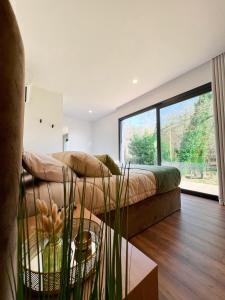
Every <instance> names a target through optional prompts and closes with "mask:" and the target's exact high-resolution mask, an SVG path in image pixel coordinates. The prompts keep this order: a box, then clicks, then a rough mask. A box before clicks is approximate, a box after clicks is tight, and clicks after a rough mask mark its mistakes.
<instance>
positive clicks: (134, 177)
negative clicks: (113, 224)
mask: <svg viewBox="0 0 225 300" xmlns="http://www.w3.org/2000/svg"><path fill="white" fill-rule="evenodd" d="M127 176H128V175H125V176H121V177H120V178H121V179H120V180H119V182H118V178H117V176H112V177H110V178H104V180H102V178H90V177H89V178H86V183H85V185H86V189H85V190H86V197H85V206H86V208H88V209H89V210H92V211H93V213H94V214H100V213H103V212H104V211H105V208H106V209H107V211H108V210H112V209H115V208H116V202H117V200H116V199H117V196H116V194H117V191H118V190H119V188H118V186H119V185H120V186H122V187H121V189H120V190H121V198H120V199H121V201H120V203H118V205H119V206H120V207H123V206H126V205H131V204H134V203H137V202H139V201H141V200H143V199H146V198H148V197H150V196H152V195H154V194H155V193H156V181H155V176H154V175H153V173H152V172H149V171H145V170H132V171H130V173H129V184H128V180H127ZM83 184H84V183H83V181H79V182H78V191H79V195H78V197H79V198H80V195H81V194H82V188H83ZM127 185H128V189H127ZM104 194H105V195H106V194H107V195H108V197H107V199H104Z"/></svg>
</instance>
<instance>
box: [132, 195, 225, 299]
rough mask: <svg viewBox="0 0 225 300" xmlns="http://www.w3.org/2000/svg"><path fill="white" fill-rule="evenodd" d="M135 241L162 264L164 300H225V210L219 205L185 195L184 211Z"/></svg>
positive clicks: (161, 285)
mask: <svg viewBox="0 0 225 300" xmlns="http://www.w3.org/2000/svg"><path fill="white" fill-rule="evenodd" d="M131 242H132V243H133V244H134V245H135V246H136V247H137V248H139V249H140V250H141V251H142V252H144V253H145V254H146V255H148V256H149V257H150V258H152V259H153V260H154V261H155V262H157V263H158V266H159V299H160V300H165V299H171V300H172V299H173V300H176V299H182V300H186V299H187V300H195V299H203V300H217V299H223V300H225V207H222V206H219V204H218V202H215V201H212V200H206V199H202V198H198V197H194V196H189V195H182V209H181V211H180V212H176V213H174V214H173V215H171V216H169V217H167V218H166V219H165V220H163V221H161V222H160V223H159V224H156V225H154V226H152V227H151V228H149V229H148V230H146V231H144V232H143V233H141V234H139V235H137V236H135V237H134V238H133V239H132V240H131ZM149 300H150V299H149Z"/></svg>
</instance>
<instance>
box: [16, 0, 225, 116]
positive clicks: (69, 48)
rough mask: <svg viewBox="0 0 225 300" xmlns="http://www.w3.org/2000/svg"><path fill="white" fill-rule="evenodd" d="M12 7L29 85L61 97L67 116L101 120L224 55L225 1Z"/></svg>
mask: <svg viewBox="0 0 225 300" xmlns="http://www.w3.org/2000/svg"><path fill="white" fill-rule="evenodd" d="M11 2H12V4H13V7H14V10H15V13H16V16H17V18H18V23H19V26H20V29H21V33H22V37H23V40H24V44H25V51H26V70H27V74H26V75H27V79H26V80H27V82H28V83H32V84H35V85H38V86H40V87H44V88H47V89H49V90H53V91H57V92H60V93H63V94H64V96H65V98H64V99H65V102H64V110H65V113H66V114H68V115H72V116H73V115H74V116H78V117H80V118H84V119H97V118H99V117H101V116H103V115H105V114H107V113H109V112H111V111H113V110H115V109H116V108H117V107H119V106H121V105H123V104H125V103H126V102H128V101H130V100H132V99H134V98H135V97H137V96H139V95H141V94H143V93H145V92H147V91H149V90H152V89H153V88H155V87H157V86H159V85H161V84H163V83H165V82H167V81H169V80H171V79H173V78H175V77H177V76H179V75H180V74H182V73H184V72H186V71H188V70H190V69H192V68H194V67H196V66H198V65H200V64H202V63H204V62H206V61H208V60H209V59H211V58H212V57H214V56H216V55H218V54H219V53H221V52H222V51H223V50H225V0H188V1H187V0H89V1H88V0H80V1H77V0H12V1H11ZM133 78H138V80H139V81H138V84H136V85H134V84H132V80H133ZM90 109H91V110H93V114H92V115H90V114H88V110H90Z"/></svg>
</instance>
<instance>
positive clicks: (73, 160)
mask: <svg viewBox="0 0 225 300" xmlns="http://www.w3.org/2000/svg"><path fill="white" fill-rule="evenodd" d="M52 156H53V157H54V158H56V159H58V160H60V161H62V162H64V163H65V164H66V165H68V166H69V167H70V168H71V169H73V170H74V171H75V172H76V173H77V174H78V175H79V176H82V177H109V176H112V174H111V172H110V170H109V169H108V168H107V167H106V166H105V165H104V164H103V163H102V162H100V161H99V160H98V159H97V158H96V157H94V156H92V155H90V154H87V153H84V152H79V151H66V152H59V153H54V154H52Z"/></svg>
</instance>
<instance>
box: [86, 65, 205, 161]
mask: <svg viewBox="0 0 225 300" xmlns="http://www.w3.org/2000/svg"><path fill="white" fill-rule="evenodd" d="M210 81H211V64H210V63H206V64H204V65H201V66H199V67H198V68H196V69H194V70H192V71H190V72H188V73H186V74H184V75H182V76H180V77H178V78H176V79H174V80H172V81H170V82H168V83H166V84H164V85H162V86H160V87H158V88H156V89H154V90H153V91H151V92H149V93H146V94H144V95H143V96H141V97H138V98H136V99H135V100H133V101H131V102H129V103H128V104H126V105H124V106H122V107H120V108H118V109H117V110H116V111H115V112H114V113H112V114H110V115H108V116H106V117H104V118H102V119H100V120H98V121H96V122H94V123H93V125H92V136H93V144H92V152H93V153H94V154H98V153H99V154H100V153H108V154H110V155H111V156H112V157H113V158H114V159H116V160H117V159H119V153H118V148H119V146H118V119H119V118H120V117H123V116H125V115H127V114H130V113H132V112H135V111H137V110H140V109H142V108H145V107H147V106H150V105H153V104H156V103H158V102H161V101H163V100H166V99H169V98H171V97H174V96H176V95H179V94H181V93H183V92H186V91H188V90H191V89H193V88H195V87H198V86H200V85H203V84H205V83H207V82H210Z"/></svg>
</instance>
